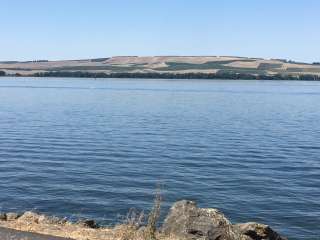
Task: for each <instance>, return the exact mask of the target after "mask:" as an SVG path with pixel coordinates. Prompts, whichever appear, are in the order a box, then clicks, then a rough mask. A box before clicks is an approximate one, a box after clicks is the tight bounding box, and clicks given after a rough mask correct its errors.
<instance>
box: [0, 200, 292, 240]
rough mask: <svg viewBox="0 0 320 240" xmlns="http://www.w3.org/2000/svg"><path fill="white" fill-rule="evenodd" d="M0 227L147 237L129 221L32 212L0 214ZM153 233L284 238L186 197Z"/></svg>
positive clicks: (175, 238) (182, 237)
mask: <svg viewBox="0 0 320 240" xmlns="http://www.w3.org/2000/svg"><path fill="white" fill-rule="evenodd" d="M0 227H4V228H7V229H15V230H19V231H24V232H33V233H38V234H45V235H47V236H49V235H50V236H56V237H62V238H70V239H76V240H150V238H149V237H146V236H147V235H145V233H147V232H148V231H144V230H146V229H147V228H143V227H140V226H136V225H134V224H131V225H130V223H129V224H128V223H125V224H121V225H117V226H115V227H114V228H107V227H105V228H104V227H99V226H97V224H96V223H95V221H93V220H81V221H79V222H77V223H71V222H68V221H67V220H66V219H60V218H57V217H48V216H45V215H42V214H37V213H34V212H25V213H24V214H22V215H21V214H16V213H3V214H1V213H0ZM9 231H10V230H9ZM156 236H157V239H158V240H287V239H286V238H284V237H281V236H280V235H279V234H278V233H276V232H275V231H274V230H272V229H271V228H270V227H269V226H267V225H264V224H259V223H243V224H234V225H233V224H231V222H230V221H229V220H228V219H227V218H226V217H225V216H224V215H223V214H222V213H221V212H220V211H219V210H217V209H213V208H198V207H197V204H196V203H195V202H192V201H187V200H183V201H179V202H176V203H175V204H174V205H173V206H172V207H171V209H170V212H169V214H168V215H167V217H166V219H165V221H164V224H163V226H162V228H161V231H160V232H156ZM0 239H1V240H2V239H3V238H1V232H0ZM13 239H15V238H13ZM33 240H34V239H33ZM41 240H42V239H41Z"/></svg>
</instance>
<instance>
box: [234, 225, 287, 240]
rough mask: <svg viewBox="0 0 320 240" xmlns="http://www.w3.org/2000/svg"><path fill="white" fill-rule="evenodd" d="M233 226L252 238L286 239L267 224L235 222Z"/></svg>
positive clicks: (254, 239)
mask: <svg viewBox="0 0 320 240" xmlns="http://www.w3.org/2000/svg"><path fill="white" fill-rule="evenodd" d="M235 227H236V228H238V229H239V230H240V232H241V233H242V234H244V235H246V236H248V237H250V239H252V240H287V238H285V237H281V236H280V235H279V234H278V233H277V232H275V231H274V230H272V229H271V228H270V227H269V226H268V225H264V224H260V223H255V222H249V223H241V224H236V225H235Z"/></svg>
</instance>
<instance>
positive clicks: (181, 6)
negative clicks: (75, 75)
mask: <svg viewBox="0 0 320 240" xmlns="http://www.w3.org/2000/svg"><path fill="white" fill-rule="evenodd" d="M319 10H320V1H319V0H265V1H263V0H27V1H24V0H0V31H1V33H0V60H39V59H47V60H58V59H87V58H99V57H110V56H123V55H124V56H128V55H135V56H158V55H214V56H222V55H223V56H224V55H228V56H229V55H232V56H245V57H263V58H286V59H292V60H296V61H305V62H315V61H320V17H319Z"/></svg>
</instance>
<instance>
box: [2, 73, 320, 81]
mask: <svg viewBox="0 0 320 240" xmlns="http://www.w3.org/2000/svg"><path fill="white" fill-rule="evenodd" d="M0 77H22V78H23V77H34V78H93V79H97V78H99V79H103V78H105V79H111V78H113V79H167V80H171V79H172V80H179V79H180V80H188V79H190V80H248V81H250V80H266V81H270V80H274V81H320V76H318V75H310V74H303V75H280V74H276V75H255V74H247V73H130V72H123V73H95V72H82V71H76V72H37V73H34V74H6V73H5V72H3V73H2V74H0Z"/></svg>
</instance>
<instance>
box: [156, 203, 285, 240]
mask: <svg viewBox="0 0 320 240" xmlns="http://www.w3.org/2000/svg"><path fill="white" fill-rule="evenodd" d="M162 231H163V233H164V234H165V235H170V236H176V237H177V238H180V239H187V240H285V238H282V237H281V236H280V235H279V234H277V233H276V232H274V231H273V230H272V229H271V228H270V227H268V226H266V225H262V224H257V223H247V224H238V225H232V224H231V223H230V222H229V220H228V219H227V218H226V217H225V216H224V215H223V214H222V213H221V212H219V211H218V210H217V209H213V208H198V207H197V205H196V203H195V202H192V201H186V200H183V201H179V202H176V203H175V204H174V205H173V206H172V207H171V209H170V212H169V214H168V216H167V218H166V219H165V222H164V224H163V226H162Z"/></svg>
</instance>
